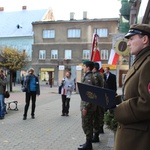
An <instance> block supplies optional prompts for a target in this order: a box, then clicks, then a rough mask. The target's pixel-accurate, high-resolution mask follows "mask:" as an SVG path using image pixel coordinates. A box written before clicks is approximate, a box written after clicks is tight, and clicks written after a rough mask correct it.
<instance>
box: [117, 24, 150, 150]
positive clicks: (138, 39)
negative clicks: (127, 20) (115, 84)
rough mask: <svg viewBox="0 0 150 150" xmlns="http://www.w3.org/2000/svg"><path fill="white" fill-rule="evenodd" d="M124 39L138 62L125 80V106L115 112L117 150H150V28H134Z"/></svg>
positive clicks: (148, 26) (123, 104)
mask: <svg viewBox="0 0 150 150" xmlns="http://www.w3.org/2000/svg"><path fill="white" fill-rule="evenodd" d="M125 38H127V39H128V42H127V43H128V47H129V50H130V53H131V54H132V55H135V60H134V62H133V64H132V66H131V68H130V69H129V71H128V72H127V74H126V77H125V80H124V88H123V89H124V90H123V91H124V94H123V95H124V98H123V102H122V103H121V104H119V105H118V106H117V107H116V108H115V113H114V114H115V118H116V119H117V121H118V128H117V132H116V137H115V145H114V150H150V25H148V24H134V25H131V27H130V30H129V31H128V33H127V34H126V35H125Z"/></svg>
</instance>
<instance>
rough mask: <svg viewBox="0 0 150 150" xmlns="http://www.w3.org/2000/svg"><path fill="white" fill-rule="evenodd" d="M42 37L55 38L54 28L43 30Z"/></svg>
mask: <svg viewBox="0 0 150 150" xmlns="http://www.w3.org/2000/svg"><path fill="white" fill-rule="evenodd" d="M43 38H50V39H51V38H55V30H43Z"/></svg>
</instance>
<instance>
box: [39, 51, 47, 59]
mask: <svg viewBox="0 0 150 150" xmlns="http://www.w3.org/2000/svg"><path fill="white" fill-rule="evenodd" d="M39 59H46V50H40V51H39Z"/></svg>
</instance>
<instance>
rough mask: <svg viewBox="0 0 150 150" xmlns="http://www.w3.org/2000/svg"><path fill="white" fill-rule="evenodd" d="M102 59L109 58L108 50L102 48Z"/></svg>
mask: <svg viewBox="0 0 150 150" xmlns="http://www.w3.org/2000/svg"><path fill="white" fill-rule="evenodd" d="M101 59H102V60H108V50H101Z"/></svg>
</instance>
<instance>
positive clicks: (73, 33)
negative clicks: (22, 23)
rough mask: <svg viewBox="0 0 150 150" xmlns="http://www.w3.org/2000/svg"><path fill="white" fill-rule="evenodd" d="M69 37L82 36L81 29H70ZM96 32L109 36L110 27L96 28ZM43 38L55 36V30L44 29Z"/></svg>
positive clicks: (101, 35) (100, 35) (102, 35)
mask: <svg viewBox="0 0 150 150" xmlns="http://www.w3.org/2000/svg"><path fill="white" fill-rule="evenodd" d="M67 33H68V38H80V36H81V29H68V31H67ZM94 33H97V34H98V35H99V37H108V29H107V28H102V29H95V30H94ZM43 38H50V39H51V38H52V39H53V38H55V30H43Z"/></svg>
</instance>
